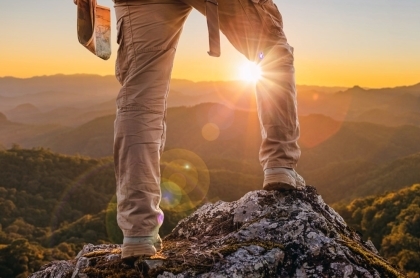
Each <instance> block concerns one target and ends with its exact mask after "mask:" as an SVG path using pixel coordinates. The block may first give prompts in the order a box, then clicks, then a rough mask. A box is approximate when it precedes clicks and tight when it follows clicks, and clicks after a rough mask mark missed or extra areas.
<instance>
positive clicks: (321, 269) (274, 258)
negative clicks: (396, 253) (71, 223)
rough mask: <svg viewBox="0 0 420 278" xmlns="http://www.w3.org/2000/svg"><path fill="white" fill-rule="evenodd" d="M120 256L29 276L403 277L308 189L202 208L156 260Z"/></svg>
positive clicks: (87, 250)
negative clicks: (61, 271)
mask: <svg viewBox="0 0 420 278" xmlns="http://www.w3.org/2000/svg"><path fill="white" fill-rule="evenodd" d="M120 252H121V250H120V246H119V245H99V246H94V245H91V244H90V245H86V246H85V247H84V248H83V250H82V251H81V252H80V253H79V254H78V256H77V257H76V260H75V261H71V262H55V263H54V262H53V263H51V264H49V265H48V267H44V268H43V269H41V270H40V271H39V272H36V273H34V274H32V275H31V276H30V277H31V278H37V277H45V278H47V277H58V276H56V275H57V274H56V273H57V272H52V270H53V269H54V268H51V267H52V266H53V265H54V264H57V267H56V268H55V269H58V268H59V267H58V265H64V263H67V265H66V266H67V268H63V269H66V270H65V271H67V272H66V273H69V267H68V265H72V270H71V272H70V273H71V276H68V277H109V276H113V277H120V276H119V275H120V273H124V277H131V276H133V277H159V278H187V277H201V278H213V277H216V278H218V277H299V278H300V277H348V278H350V277H366V278H367V277H405V275H404V274H403V273H401V272H400V271H399V270H398V269H396V268H395V267H393V266H391V265H390V264H389V263H388V262H387V261H385V260H384V259H383V258H381V257H380V256H379V255H378V253H377V250H376V248H375V247H374V246H373V244H372V243H371V242H370V241H368V242H364V241H363V240H362V239H361V237H360V236H359V235H358V234H357V233H356V232H354V231H352V230H351V229H350V228H349V227H347V225H346V223H345V222H344V220H343V218H341V216H340V215H338V214H337V213H336V212H335V211H334V210H333V209H332V208H330V207H329V206H328V205H326V204H325V203H324V201H323V200H322V198H321V196H319V195H318V194H317V193H316V190H315V189H314V188H313V187H311V186H307V187H306V188H305V189H304V190H302V191H292V192H276V191H271V192H267V191H253V192H249V193H248V194H246V195H245V196H244V197H242V198H241V199H240V200H238V201H235V202H230V203H228V202H221V201H219V202H217V203H215V204H205V205H204V206H202V207H201V208H200V209H198V210H197V211H196V212H194V213H193V214H192V215H190V216H189V217H187V218H185V219H184V220H182V221H180V222H179V223H178V225H177V226H176V227H175V229H174V230H173V231H172V233H171V234H169V235H168V236H167V237H166V238H165V239H164V249H163V251H162V252H161V253H159V254H158V255H157V256H155V257H152V258H149V259H147V260H138V261H137V262H132V263H130V262H124V261H121V258H120ZM54 271H55V270H54ZM62 277H65V276H62ZM121 277H122V276H121Z"/></svg>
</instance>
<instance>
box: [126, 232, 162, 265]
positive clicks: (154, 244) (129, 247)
mask: <svg viewBox="0 0 420 278" xmlns="http://www.w3.org/2000/svg"><path fill="white" fill-rule="evenodd" d="M160 250H162V239H161V238H160V236H159V235H157V236H156V237H155V236H143V237H124V243H123V245H122V247H121V258H122V259H129V258H138V257H151V256H154V255H156V252H157V251H160Z"/></svg>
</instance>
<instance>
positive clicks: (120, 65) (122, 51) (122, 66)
mask: <svg viewBox="0 0 420 278" xmlns="http://www.w3.org/2000/svg"><path fill="white" fill-rule="evenodd" d="M123 24H124V18H120V19H119V20H118V22H117V44H118V45H119V46H118V53H117V59H116V61H115V77H116V78H117V80H118V82H120V84H121V85H122V84H123V80H124V78H123V75H124V74H123V73H124V72H126V71H127V62H128V61H127V53H126V52H127V49H126V46H125V44H124V43H123V40H124V32H123Z"/></svg>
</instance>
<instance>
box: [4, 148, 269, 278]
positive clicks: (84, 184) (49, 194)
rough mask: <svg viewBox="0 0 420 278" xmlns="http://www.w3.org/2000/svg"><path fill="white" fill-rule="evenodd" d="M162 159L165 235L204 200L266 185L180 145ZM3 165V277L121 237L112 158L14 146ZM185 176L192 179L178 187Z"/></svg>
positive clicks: (233, 195)
mask: <svg viewBox="0 0 420 278" xmlns="http://www.w3.org/2000/svg"><path fill="white" fill-rule="evenodd" d="M162 160H163V161H162V175H163V179H162V190H163V200H162V208H163V210H164V212H165V223H164V226H163V227H162V228H161V231H160V232H161V235H165V234H167V233H168V232H170V231H171V230H172V228H173V227H174V226H175V224H176V223H177V222H178V221H179V220H180V219H181V218H184V217H185V216H186V215H188V214H189V213H191V212H192V211H193V210H194V209H195V208H196V207H197V206H199V205H201V204H203V203H204V202H207V201H217V200H219V199H221V198H222V199H224V200H230V201H231V200H236V199H238V198H239V197H241V196H243V195H244V194H245V193H246V192H248V191H250V190H253V189H255V188H254V187H255V186H256V185H260V184H261V181H260V180H259V179H258V178H257V177H255V176H252V175H239V176H238V175H236V176H235V175H234V173H231V172H229V171H226V170H223V169H211V170H210V169H208V168H207V167H206V166H205V164H204V162H203V161H202V160H201V159H200V158H199V157H198V156H197V155H195V154H194V153H192V152H189V151H186V150H176V149H174V150H172V151H170V152H167V153H165V154H164V156H163V159H162ZM186 165H188V167H185V166H186ZM0 169H1V171H0V211H1V217H0V273H1V277H2V278H8V277H16V276H17V275H18V274H22V275H21V276H20V277H26V276H25V275H27V274H28V272H33V271H34V270H36V269H38V268H39V267H40V266H41V265H42V264H44V263H46V262H48V261H51V260H54V259H70V258H71V257H74V255H75V253H77V252H78V251H79V250H80V248H81V247H82V246H83V244H85V243H94V244H98V243H103V242H118V243H121V241H122V235H121V232H120V231H119V229H118V227H117V224H116V217H115V215H116V204H115V198H114V193H115V177H114V170H113V163H112V160H111V158H104V159H91V158H88V157H82V156H67V155H61V154H56V153H52V152H51V151H49V150H46V149H42V148H38V149H31V150H28V149H20V148H19V146H15V147H14V148H12V149H10V150H7V151H0ZM232 177H235V178H234V179H233V180H232ZM180 178H181V180H182V178H184V179H185V180H188V181H189V182H190V181H194V183H186V184H183V186H181V185H180V186H177V184H176V183H175V182H178V184H179V180H180ZM210 180H211V186H210ZM227 184H228V185H229V186H225V185H227Z"/></svg>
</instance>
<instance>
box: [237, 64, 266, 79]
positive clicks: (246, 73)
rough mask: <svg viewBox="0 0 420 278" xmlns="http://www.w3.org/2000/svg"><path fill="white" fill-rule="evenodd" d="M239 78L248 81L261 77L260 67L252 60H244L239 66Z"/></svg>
mask: <svg viewBox="0 0 420 278" xmlns="http://www.w3.org/2000/svg"><path fill="white" fill-rule="evenodd" d="M238 73H239V78H240V79H241V80H244V81H248V82H257V81H258V80H259V79H260V78H261V74H262V71H261V68H260V66H259V65H257V64H256V63H254V62H251V61H246V62H245V63H243V64H242V65H241V66H240V67H239V72H238Z"/></svg>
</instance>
